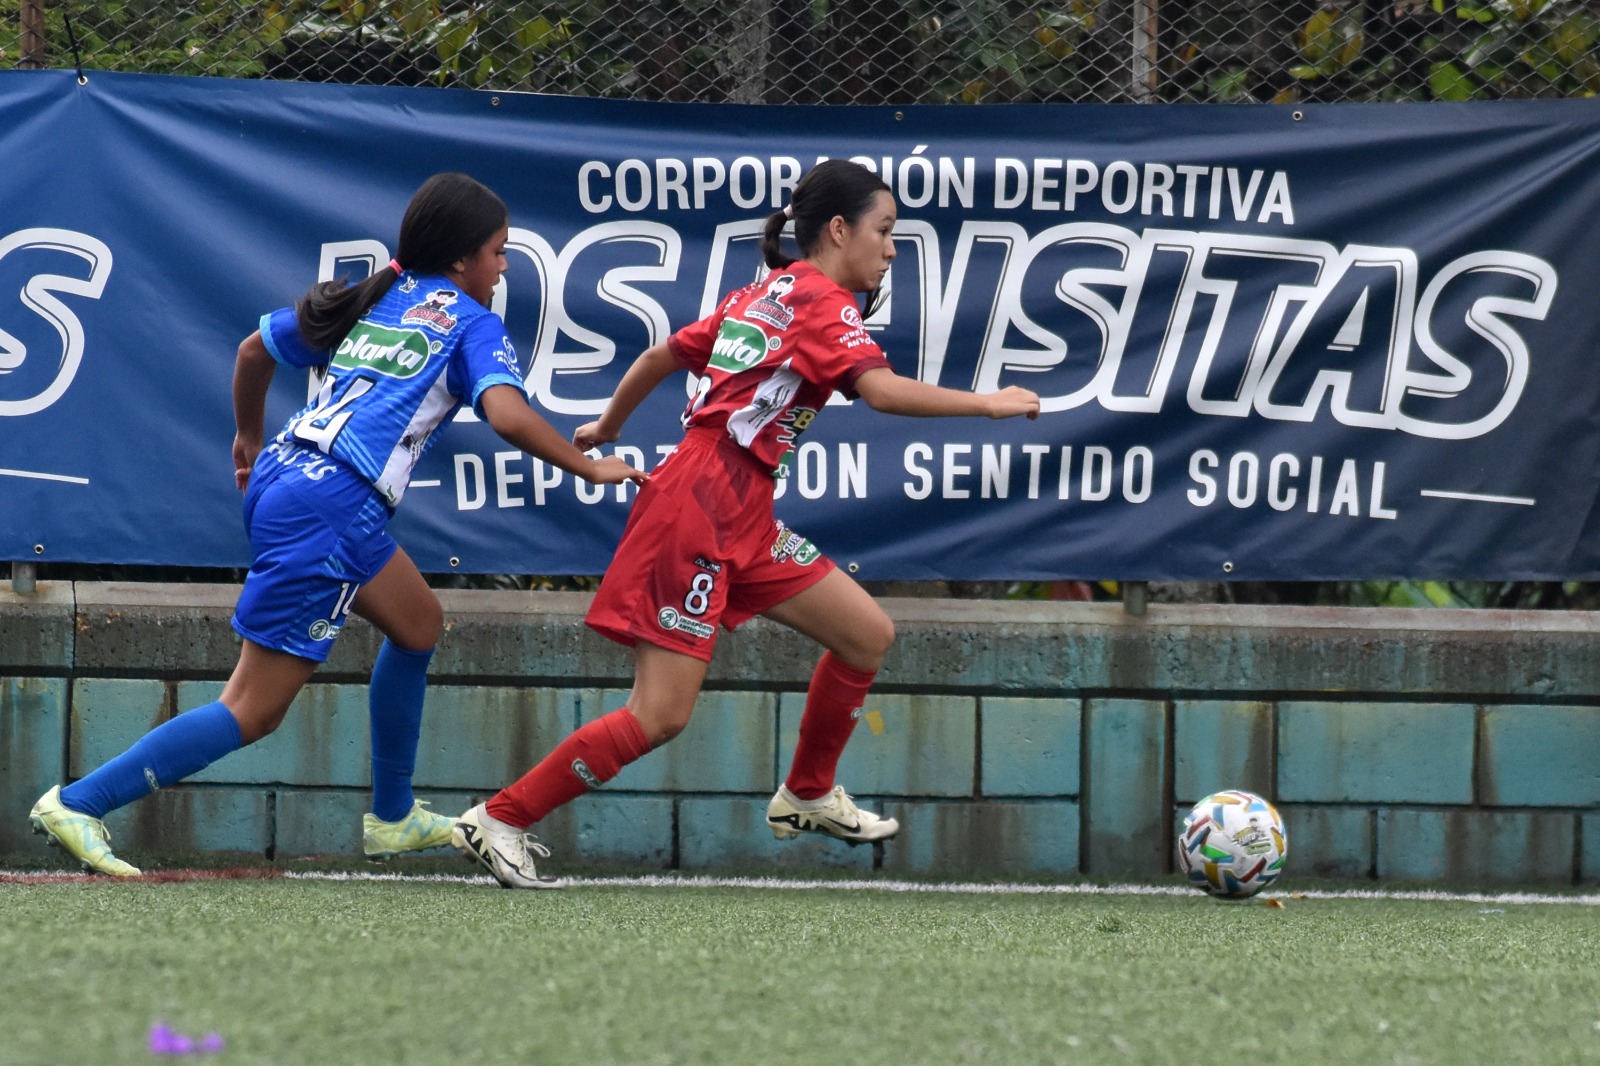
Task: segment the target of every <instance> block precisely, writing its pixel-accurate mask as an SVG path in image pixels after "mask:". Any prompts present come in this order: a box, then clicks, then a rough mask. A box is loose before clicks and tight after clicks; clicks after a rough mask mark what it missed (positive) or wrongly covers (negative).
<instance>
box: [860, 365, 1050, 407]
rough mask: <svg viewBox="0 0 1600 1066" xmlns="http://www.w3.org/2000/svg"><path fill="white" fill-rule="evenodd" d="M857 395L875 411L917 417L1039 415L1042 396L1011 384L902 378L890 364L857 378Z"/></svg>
mask: <svg viewBox="0 0 1600 1066" xmlns="http://www.w3.org/2000/svg"><path fill="white" fill-rule="evenodd" d="M856 395H857V396H860V397H861V398H862V399H863V400H865V401H866V402H867V406H868V407H870V408H872V409H873V410H874V411H882V412H884V413H885V414H891V415H910V416H912V417H915V418H932V417H937V416H940V415H980V416H982V417H984V418H1015V417H1016V416H1017V415H1024V416H1026V417H1028V418H1038V417H1039V396H1038V394H1037V393H1035V392H1033V391H1031V390H1029V389H1024V388H1020V387H1018V386H1016V385H1011V386H1008V387H1007V388H1004V389H1001V390H1000V391H999V392H964V391H962V390H961V389H946V388H943V387H941V386H939V385H929V384H928V383H926V382H923V381H917V380H916V379H915V378H903V377H901V376H900V375H899V374H896V373H895V372H894V371H893V370H890V369H889V368H888V367H878V368H876V369H873V370H869V371H867V372H866V373H865V374H862V375H861V376H860V377H859V378H857V379H856Z"/></svg>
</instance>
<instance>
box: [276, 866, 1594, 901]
mask: <svg viewBox="0 0 1600 1066" xmlns="http://www.w3.org/2000/svg"><path fill="white" fill-rule="evenodd" d="M284 876H285V877H286V878H288V879H290V880H301V881H398V882H404V883H408V884H427V883H433V882H442V883H446V884H462V885H479V884H481V885H492V884H494V883H495V882H494V880H493V878H490V877H485V876H481V875H480V876H458V875H455V874H403V873H364V872H354V873H341V872H332V871H328V872H321V871H311V870H297V871H290V872H288V873H286V874H285V875H284ZM563 883H564V884H565V885H566V886H567V887H569V888H757V889H768V890H773V891H791V892H793V891H817V890H824V891H826V890H832V891H836V892H922V893H927V894H929V895H950V896H1198V895H1199V893H1198V892H1197V891H1196V890H1195V889H1192V888H1190V887H1189V886H1188V885H1179V884H1174V885H1136V884H1117V885H1092V884H1082V883H1076V882H1075V883H1071V884H1055V885H1051V884H1037V885H1036V884H983V883H964V882H953V883H938V882H926V881H861V880H849V881H832V880H826V881H824V880H792V879H789V878H781V877H700V876H683V877H674V876H669V875H665V874H655V875H649V876H644V877H572V878H567V879H565V880H564V882H563ZM1260 898H1262V899H1385V900H1417V901H1421V902H1430V903H1432V902H1444V903H1487V904H1500V905H1518V904H1529V903H1565V904H1576V905H1578V906H1583V907H1596V906H1600V894H1597V893H1586V894H1583V895H1554V894H1549V893H1538V892H1445V891H1434V890H1430V889H1414V890H1404V889H1397V890H1383V889H1338V890H1326V889H1307V890H1306V891H1304V892H1265V893H1262V895H1261V897H1260Z"/></svg>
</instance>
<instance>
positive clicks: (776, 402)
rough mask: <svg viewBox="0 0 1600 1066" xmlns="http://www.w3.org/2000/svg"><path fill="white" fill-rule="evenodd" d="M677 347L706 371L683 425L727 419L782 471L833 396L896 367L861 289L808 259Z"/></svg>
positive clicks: (704, 323) (687, 332)
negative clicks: (867, 322)
mask: <svg viewBox="0 0 1600 1066" xmlns="http://www.w3.org/2000/svg"><path fill="white" fill-rule="evenodd" d="M667 346H668V347H669V348H670V349H671V351H672V354H673V355H674V356H675V357H676V358H677V360H678V361H679V362H680V363H682V364H683V365H684V366H685V367H686V368H688V369H689V370H690V371H691V372H692V373H694V374H695V375H697V376H698V377H699V378H700V384H699V387H698V388H697V389H696V390H695V394H694V399H692V400H691V401H690V402H689V408H688V410H686V411H685V412H684V416H683V424H684V425H685V426H686V427H689V426H709V427H712V428H719V427H726V429H727V432H728V436H730V437H732V438H733V439H734V440H736V441H738V442H739V443H740V444H742V445H743V446H744V447H745V448H747V449H748V450H749V452H750V454H751V455H753V456H755V457H756V458H757V459H758V460H760V461H761V462H762V463H763V464H765V465H766V466H768V467H770V468H771V469H772V471H773V473H774V475H775V476H778V477H782V476H783V475H784V473H786V468H787V466H788V458H789V454H790V452H792V451H793V449H794V442H795V438H796V437H798V436H799V435H800V434H801V433H803V432H805V429H806V427H807V426H809V425H810V424H811V420H812V419H813V418H815V417H816V416H817V412H818V411H820V410H822V406H823V404H825V403H827V402H828V397H830V396H832V395H833V394H834V392H836V391H837V392H842V393H844V394H845V395H846V396H848V397H850V398H851V399H855V395H856V393H855V383H856V380H857V379H858V378H860V377H861V375H862V374H864V373H866V372H867V371H868V370H872V369H874V368H875V367H880V366H884V367H886V366H888V365H889V360H888V359H887V358H885V357H884V354H883V350H882V349H880V348H879V347H878V345H877V342H876V341H874V340H873V339H872V336H871V334H869V333H868V332H867V330H866V327H865V326H864V325H862V322H861V309H860V308H859V307H857V306H856V300H855V297H854V296H852V295H851V294H850V293H848V292H846V291H845V290H844V289H842V288H840V287H839V286H838V285H837V284H836V283H835V282H833V281H832V280H831V279H829V278H828V277H827V275H825V274H823V273H822V272H821V271H819V270H817V269H816V268H815V267H813V266H812V265H811V264H809V263H805V262H795V263H791V264H789V265H788V266H786V267H784V268H783V269H781V270H774V271H773V272H772V273H770V274H768V275H767V276H766V277H765V278H763V279H762V280H760V281H758V282H756V283H755V284H753V285H747V286H746V287H745V288H742V289H740V290H738V291H737V292H733V293H730V294H729V295H728V296H726V297H724V299H723V301H722V303H721V305H720V306H718V308H717V309H716V310H715V311H714V312H712V313H711V314H710V315H709V316H707V317H705V318H703V319H701V320H700V321H698V322H696V323H695V324H694V325H692V326H685V327H684V328H683V329H680V330H678V332H676V333H674V334H673V335H672V336H671V337H670V338H669V339H668V341H667Z"/></svg>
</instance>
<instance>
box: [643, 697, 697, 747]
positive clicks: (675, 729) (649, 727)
mask: <svg viewBox="0 0 1600 1066" xmlns="http://www.w3.org/2000/svg"><path fill="white" fill-rule="evenodd" d="M631 710H632V711H633V716H634V718H635V719H636V720H637V721H638V723H639V728H640V729H642V730H644V737H645V740H647V741H649V742H650V747H652V748H659V747H660V746H661V745H663V744H665V743H666V742H667V741H669V740H671V739H672V738H673V737H675V736H677V735H678V734H679V733H682V732H683V731H684V729H685V728H687V727H688V725H689V714H690V712H691V711H692V710H693V707H692V706H691V707H690V708H689V710H687V711H683V710H679V709H677V708H644V709H641V708H638V707H634V708H631Z"/></svg>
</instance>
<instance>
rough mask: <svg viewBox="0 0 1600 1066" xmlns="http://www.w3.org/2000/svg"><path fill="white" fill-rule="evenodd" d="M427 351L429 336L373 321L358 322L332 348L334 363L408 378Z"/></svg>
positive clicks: (343, 367)
mask: <svg viewBox="0 0 1600 1066" xmlns="http://www.w3.org/2000/svg"><path fill="white" fill-rule="evenodd" d="M428 352H429V344H428V338H427V337H425V336H423V335H422V334H421V333H419V332H417V331H416V330H414V329H390V328H388V327H387V326H379V325H377V324H375V323H372V322H358V323H356V328H355V329H353V330H351V331H350V335H349V336H348V337H346V338H345V339H344V340H342V341H340V342H339V347H338V348H336V349H335V350H334V353H333V366H335V367H338V368H340V369H344V370H372V371H375V372H377V373H379V374H383V375H385V376H386V377H392V378H409V377H414V376H415V375H416V374H417V373H418V372H419V371H421V370H422V368H423V366H424V365H426V363H427V362H428Z"/></svg>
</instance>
